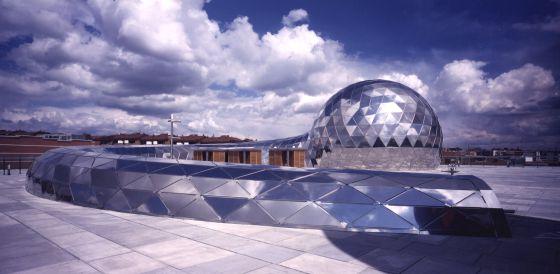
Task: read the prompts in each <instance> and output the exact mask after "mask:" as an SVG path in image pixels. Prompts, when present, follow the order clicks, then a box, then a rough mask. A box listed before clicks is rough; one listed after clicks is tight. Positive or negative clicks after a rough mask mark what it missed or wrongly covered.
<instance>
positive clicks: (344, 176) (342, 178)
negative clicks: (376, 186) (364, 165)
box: [326, 172, 371, 184]
mask: <svg viewBox="0 0 560 274" xmlns="http://www.w3.org/2000/svg"><path fill="white" fill-rule="evenodd" d="M326 175H327V176H328V177H330V178H333V179H334V180H336V181H339V182H343V183H346V184H349V183H352V182H357V181H360V180H363V179H366V178H368V177H370V176H371V175H369V174H359V173H349V172H328V173H326Z"/></svg>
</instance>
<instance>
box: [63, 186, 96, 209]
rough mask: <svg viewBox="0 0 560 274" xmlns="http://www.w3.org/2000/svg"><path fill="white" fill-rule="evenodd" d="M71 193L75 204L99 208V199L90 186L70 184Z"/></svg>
mask: <svg viewBox="0 0 560 274" xmlns="http://www.w3.org/2000/svg"><path fill="white" fill-rule="evenodd" d="M70 192H71V194H72V200H73V202H75V203H78V204H88V205H93V206H98V203H97V197H95V194H94V193H93V192H92V190H91V188H90V186H89V185H84V184H70Z"/></svg>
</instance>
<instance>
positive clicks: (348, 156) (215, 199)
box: [26, 81, 509, 236]
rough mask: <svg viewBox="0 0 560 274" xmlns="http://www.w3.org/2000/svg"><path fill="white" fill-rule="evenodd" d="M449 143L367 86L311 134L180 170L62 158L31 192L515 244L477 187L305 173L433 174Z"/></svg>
mask: <svg viewBox="0 0 560 274" xmlns="http://www.w3.org/2000/svg"><path fill="white" fill-rule="evenodd" d="M441 141H442V137H441V128H440V126H439V124H438V122H437V117H436V116H435V114H434V112H433V110H432V109H431V108H430V107H429V105H428V104H427V103H426V101H425V100H424V99H422V97H420V96H419V95H418V94H417V93H416V92H414V91H412V90H411V89H409V88H407V87H405V86H403V85H400V84H397V83H393V82H388V81H365V82H360V83H357V84H354V85H351V86H349V87H347V88H345V89H343V90H341V91H339V92H338V93H336V94H335V95H334V96H333V97H332V98H331V99H330V100H329V101H328V102H327V104H326V106H325V108H324V109H323V110H322V111H321V113H320V115H319V118H318V119H317V120H316V121H315V123H314V125H313V128H312V130H311V131H310V132H309V133H308V134H304V135H301V136H297V137H292V138H287V139H281V140H273V141H263V142H250V143H239V144H218V145H184V146H175V150H174V152H173V153H174V156H175V158H166V157H164V156H166V155H168V154H169V153H170V152H171V151H170V148H169V147H166V146H104V147H72V148H62V149H55V150H51V151H49V152H47V153H45V154H43V155H42V156H41V157H40V158H38V159H37V160H36V161H35V163H34V164H33V166H32V167H31V168H30V169H29V170H28V181H27V184H26V189H27V191H29V192H30V193H33V194H35V195H39V196H43V197H47V198H51V199H56V200H63V201H68V202H72V203H75V204H79V205H83V206H89V207H96V208H100V209H109V210H116V211H122V212H132V213H141V214H152V215H169V216H174V217H184V218H192V219H197V220H206V221H218V222H232V223H248V224H259V225H271V226H289V227H312V228H320V229H339V230H352V231H391V232H409V233H429V234H432V233H436V234H459V235H479V236H508V235H509V229H508V225H507V222H506V219H505V216H504V211H503V209H501V207H500V204H499V202H498V199H497V197H496V195H495V194H494V192H493V191H492V190H491V189H490V187H488V185H487V184H486V183H485V182H484V181H482V180H480V179H478V178H476V177H474V176H451V175H443V174H422V173H403V172H387V171H373V170H363V169H362V170H360V169H327V168H310V167H308V166H313V165H314V166H319V167H321V166H325V167H348V166H359V167H364V166H365V167H372V166H373V167H383V166H388V167H391V168H393V167H396V168H402V167H409V168H410V167H412V168H426V167H433V166H434V165H435V164H436V163H435V161H436V160H438V157H439V147H440V144H441ZM392 154H396V156H395V155H392ZM353 155H354V156H355V157H352V156H353ZM376 157H377V158H376ZM395 157H397V158H398V157H408V158H406V160H399V159H396V160H398V161H397V162H396V163H394V162H391V161H393V160H395ZM426 159H427V160H426ZM371 162H373V164H371ZM284 165H289V166H301V167H306V166H307V167H308V168H296V167H283V166H284Z"/></svg>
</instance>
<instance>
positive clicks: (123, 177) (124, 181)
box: [117, 170, 146, 186]
mask: <svg viewBox="0 0 560 274" xmlns="http://www.w3.org/2000/svg"><path fill="white" fill-rule="evenodd" d="M145 175H146V174H145V173H140V172H132V171H122V170H118V171H117V178H118V179H119V184H120V185H121V186H126V185H128V184H130V183H132V182H134V181H136V180H138V179H140V178H142V177H144V176H145Z"/></svg>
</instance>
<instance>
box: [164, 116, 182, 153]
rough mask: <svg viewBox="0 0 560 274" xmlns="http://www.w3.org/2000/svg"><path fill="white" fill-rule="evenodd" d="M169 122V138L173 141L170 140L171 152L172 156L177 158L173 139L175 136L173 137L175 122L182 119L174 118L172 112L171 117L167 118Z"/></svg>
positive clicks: (179, 121)
mask: <svg viewBox="0 0 560 274" xmlns="http://www.w3.org/2000/svg"><path fill="white" fill-rule="evenodd" d="M167 122H169V123H170V124H171V134H170V136H169V139H170V141H171V142H170V146H171V151H170V152H171V158H174V159H175V156H173V139H174V137H173V124H176V123H177V124H178V123H181V120H179V119H175V118H173V113H171V117H170V118H169V120H167Z"/></svg>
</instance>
